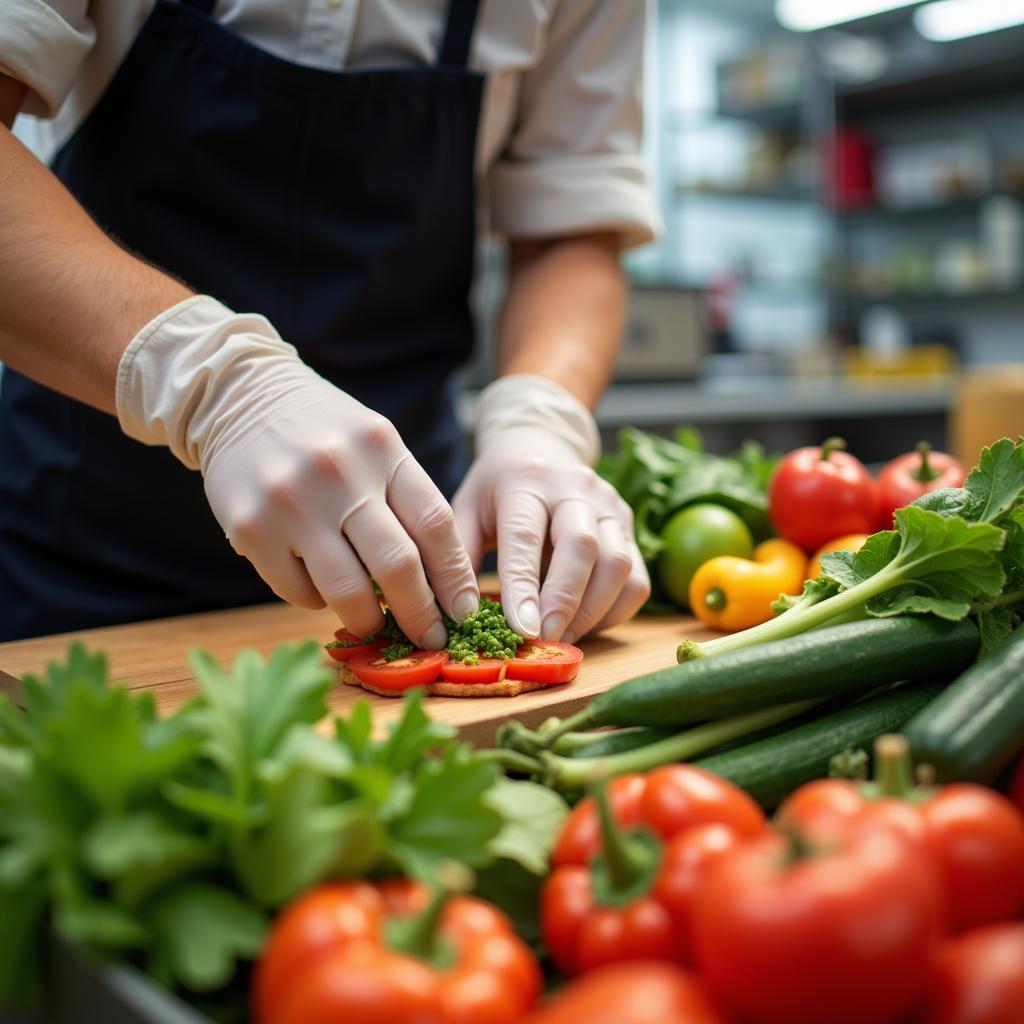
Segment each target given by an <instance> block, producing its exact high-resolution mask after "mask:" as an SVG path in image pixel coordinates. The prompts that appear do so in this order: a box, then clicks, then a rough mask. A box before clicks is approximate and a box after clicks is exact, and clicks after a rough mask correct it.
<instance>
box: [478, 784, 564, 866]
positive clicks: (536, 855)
mask: <svg viewBox="0 0 1024 1024" xmlns="http://www.w3.org/2000/svg"><path fill="white" fill-rule="evenodd" d="M486 801H487V804H488V806H489V807H491V808H492V809H493V810H495V811H497V812H498V813H499V814H500V815H501V818H502V822H503V824H502V826H501V831H500V832H499V833H498V834H497V835H496V836H495V837H494V839H492V840H491V843H490V852H491V854H492V855H493V856H495V857H504V858H507V859H508V860H514V861H516V862H517V863H519V864H521V865H522V866H523V867H524V868H526V870H527V871H532V872H533V873H534V874H535V875H544V874H546V873H547V871H548V867H549V864H548V862H549V859H550V857H551V851H552V849H553V848H554V845H555V838H556V837H557V835H558V832H559V830H560V829H561V827H562V823H563V822H564V821H565V818H566V816H567V815H568V813H569V807H568V805H567V804H566V802H565V801H564V800H563V799H562V798H561V797H560V796H559V795H558V794H557V793H555V792H554V791H553V790H550V789H548V788H547V787H546V786H540V785H538V784H537V783H535V782H513V781H512V780H510V779H499V780H498V781H497V782H496V783H495V784H494V785H493V786H492V787H491V789H490V790H489V791H488V793H487V797H486Z"/></svg>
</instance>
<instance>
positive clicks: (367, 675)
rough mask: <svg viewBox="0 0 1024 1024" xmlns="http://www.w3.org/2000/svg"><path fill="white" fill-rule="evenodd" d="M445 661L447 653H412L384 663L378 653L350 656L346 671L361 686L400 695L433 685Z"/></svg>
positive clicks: (373, 651)
mask: <svg viewBox="0 0 1024 1024" xmlns="http://www.w3.org/2000/svg"><path fill="white" fill-rule="evenodd" d="M447 660H448V652H447V651H413V652H412V653H411V654H407V655H405V657H404V658H395V660H394V661H387V660H385V658H384V657H383V655H382V654H381V653H380V651H379V650H372V651H363V653H362V654H356V655H355V656H353V657H352V659H351V660H350V661H349V663H348V667H349V669H351V671H352V674H353V675H354V676H355V677H356V679H358V680H359V681H360V682H361V683H368V684H369V685H370V686H376V687H378V688H379V689H381V690H394V691H396V692H400V691H402V690H408V689H411V688H412V687H414V686H426V685H427V683H432V682H433V681H434V680H435V679H437V678H438V676H440V674H441V666H442V665H443V664H444V663H445V662H446V661H447Z"/></svg>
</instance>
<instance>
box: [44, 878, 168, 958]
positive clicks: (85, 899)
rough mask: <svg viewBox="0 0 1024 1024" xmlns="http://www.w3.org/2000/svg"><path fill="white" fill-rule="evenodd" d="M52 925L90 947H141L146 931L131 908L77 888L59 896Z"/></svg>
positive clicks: (147, 939) (147, 936) (148, 937)
mask: <svg viewBox="0 0 1024 1024" xmlns="http://www.w3.org/2000/svg"><path fill="white" fill-rule="evenodd" d="M54 925H55V927H56V929H57V931H58V932H60V934H61V935H63V936H64V938H66V939H68V940H69V941H70V942H74V943H77V944H78V945H82V946H88V947H91V948H93V949H102V950H109V951H111V952H113V951H117V950H125V951H126V950H133V949H144V948H145V947H146V945H147V944H148V943H149V940H150V934H149V931H148V930H147V929H146V928H145V927H144V926H143V925H142V924H141V923H140V922H139V920H138V918H137V917H136V916H135V915H134V914H133V913H131V911H129V910H126V909H124V908H123V907H119V906H116V905H115V904H113V903H105V902H103V901H102V900H99V899H95V898H93V897H91V896H87V895H85V894H84V893H81V892H76V893H74V894H73V895H71V896H65V898H64V899H62V900H58V902H57V905H56V908H55V913H54Z"/></svg>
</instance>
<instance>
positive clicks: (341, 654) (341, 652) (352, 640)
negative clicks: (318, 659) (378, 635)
mask: <svg viewBox="0 0 1024 1024" xmlns="http://www.w3.org/2000/svg"><path fill="white" fill-rule="evenodd" d="M334 639H335V640H338V641H340V642H341V643H343V644H351V646H345V647H330V646H328V647H327V653H328V654H329V655H330V656H331V657H332V658H333V659H334V660H335V661H351V660H352V657H353V655H356V654H362V653H364V652H365V651H379V650H380V649H381V648H382V647H386V646H387V643H388V642H387V640H374V639H372V638H371V639H370V640H369V641H366V640H364V638H363V637H359V636H356V635H355V633H350V632H349V631H348V630H347V629H336V630H335V631H334Z"/></svg>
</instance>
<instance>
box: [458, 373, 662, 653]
mask: <svg viewBox="0 0 1024 1024" xmlns="http://www.w3.org/2000/svg"><path fill="white" fill-rule="evenodd" d="M598 448H599V439H598V434H597V427H596V425H595V424H594V420H593V417H592V416H591V415H590V413H589V412H588V411H587V409H586V408H585V407H584V406H583V405H582V403H580V402H579V401H577V400H576V398H574V397H573V396H572V395H570V394H569V393H568V392H567V391H565V390H564V389H563V388H561V387H559V386H558V385H557V384H554V383H553V382H552V381H549V380H547V379H545V378H543V377H535V376H532V375H530V374H515V375H512V376H508V377H502V378H501V379H499V380H497V381H495V382H494V383H493V384H490V385H489V386H488V387H487V388H485V389H484V391H483V392H482V394H481V395H480V401H479V403H478V405H477V428H476V452H477V453H476V459H475V461H474V463H473V466H472V468H471V469H470V471H469V474H468V475H467V477H466V479H465V481H464V482H463V484H462V486H461V487H460V488H459V491H458V493H457V494H456V495H455V500H454V501H453V506H454V508H455V516H456V519H457V520H458V523H459V531H460V533H461V534H462V537H463V539H464V540H465V542H466V547H467V548H468V549H469V553H470V557H471V558H472V560H473V564H474V565H475V566H476V565H479V563H480V560H481V559H482V557H483V554H484V552H485V551H487V550H489V549H491V548H494V547H495V546H496V547H497V549H498V575H499V578H500V580H501V597H502V604H503V606H504V609H505V614H506V615H507V617H508V620H509V622H510V623H511V625H512V627H513V628H514V629H515V630H516V631H517V632H518V633H520V634H522V635H523V636H527V637H537V636H540V637H541V638H542V639H544V640H565V641H566V642H568V643H572V642H573V641H574V640H576V639H577V638H578V637H581V636H583V634H584V633H588V632H590V631H591V630H596V629H603V628H605V627H606V626H611V625H614V624H616V623H618V622H623V621H625V620H626V619H628V618H630V617H631V616H633V615H634V614H636V612H637V611H638V610H639V608H640V606H641V605H642V604H643V603H644V601H646V600H647V597H648V595H649V594H650V590H651V584H650V580H649V579H648V576H647V570H646V567H645V566H644V562H643V559H642V558H641V557H640V552H639V551H638V550H637V546H636V542H635V540H634V537H633V516H632V512H631V510H630V508H629V506H628V505H627V504H626V503H625V502H624V501H623V500H622V499H621V498H620V497H619V495H618V494H617V493H616V491H615V488H613V487H612V486H611V485H610V484H609V483H607V482H606V481H604V480H602V479H601V478H600V477H599V476H598V475H597V474H596V473H595V472H594V470H593V469H592V468H591V465H592V463H593V462H594V461H595V460H596V458H597V454H598ZM549 542H550V563H549V565H548V568H547V574H546V576H545V577H544V580H543V585H542V584H541V568H542V559H543V557H544V555H545V550H546V547H547V545H548V543H549Z"/></svg>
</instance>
